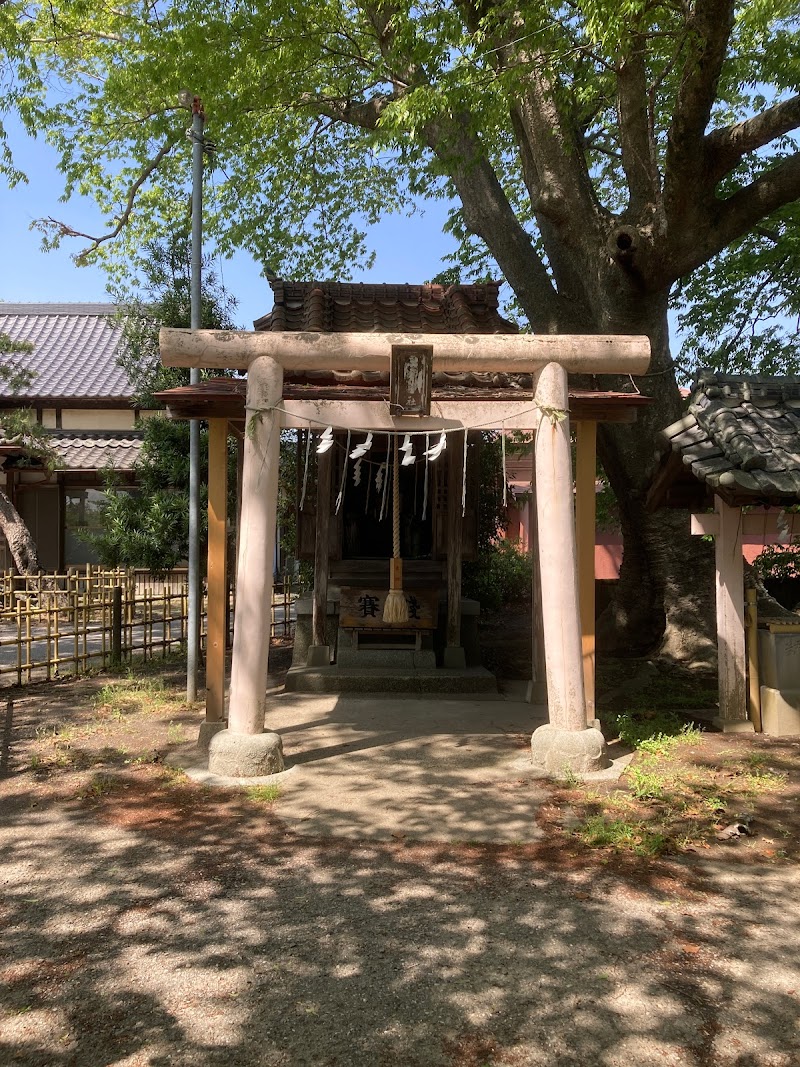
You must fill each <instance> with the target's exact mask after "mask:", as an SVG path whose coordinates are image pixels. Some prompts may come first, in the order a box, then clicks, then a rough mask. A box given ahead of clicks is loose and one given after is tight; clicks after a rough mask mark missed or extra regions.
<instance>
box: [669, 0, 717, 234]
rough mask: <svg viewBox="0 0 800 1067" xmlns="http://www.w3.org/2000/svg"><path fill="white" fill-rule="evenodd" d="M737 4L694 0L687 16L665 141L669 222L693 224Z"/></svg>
mask: <svg viewBox="0 0 800 1067" xmlns="http://www.w3.org/2000/svg"><path fill="white" fill-rule="evenodd" d="M733 8H734V0H696V3H695V9H694V13H693V14H692V15H690V16H689V19H688V29H689V33H688V35H687V42H686V51H687V55H686V58H685V60H684V64H683V76H682V78H681V84H680V88H679V90H678V98H677V101H676V104H675V114H674V117H673V120H672V124H671V126H670V129H669V132H668V135H667V153H666V164H665V178H664V202H665V207H666V212H667V217H668V218H669V220H670V221H671V222H677V223H679V224H680V223H681V222H684V221H685V220H688V219H690V218H691V214H692V209H693V207H694V205H695V204H696V203H697V194H698V190H699V189H700V187H701V184H702V178H703V174H702V168H703V162H704V158H703V135H704V133H705V130H706V127H707V126H708V123H709V121H710V119H711V109H712V107H713V105H714V100H715V99H716V92H717V83H718V82H719V76H720V72H721V70H722V63H723V61H724V59H725V55H726V52H727V47H728V40H729V38H730V35H731V31H732V29H733Z"/></svg>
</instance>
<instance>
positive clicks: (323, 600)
mask: <svg viewBox="0 0 800 1067" xmlns="http://www.w3.org/2000/svg"><path fill="white" fill-rule="evenodd" d="M332 455H333V450H332V449H331V450H329V451H328V452H323V453H322V455H319V456H317V530H316V536H315V538H314V603H313V609H312V616H311V634H312V637H311V643H312V645H318V646H320V645H327V643H328V642H327V641H326V640H325V622H326V618H327V614H328V556H329V553H330V544H329V540H330V519H331V467H332V463H331V457H332Z"/></svg>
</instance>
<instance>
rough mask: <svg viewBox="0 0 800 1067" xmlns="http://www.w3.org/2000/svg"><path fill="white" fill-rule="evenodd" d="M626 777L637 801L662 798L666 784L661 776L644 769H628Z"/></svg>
mask: <svg viewBox="0 0 800 1067" xmlns="http://www.w3.org/2000/svg"><path fill="white" fill-rule="evenodd" d="M626 777H627V780H628V785H629V786H630V790H631V792H632V793H633V795H634V796H635V797H636V798H637V799H638V800H661V798H662V797H663V796H664V790H665V788H666V784H667V782H666V779H665V777H664V775H663V774H659V773H658V772H657V771H654V770H649V769H647V768H646V767H630V768H629V770H628V773H627V775H626Z"/></svg>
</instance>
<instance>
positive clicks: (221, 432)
mask: <svg viewBox="0 0 800 1067" xmlns="http://www.w3.org/2000/svg"><path fill="white" fill-rule="evenodd" d="M208 430H209V433H208V623H207V630H206V722H221V721H222V720H223V719H224V718H225V635H226V630H227V588H228V577H227V566H226V563H227V560H226V550H227V540H228V537H227V501H228V420H227V419H209V423H208Z"/></svg>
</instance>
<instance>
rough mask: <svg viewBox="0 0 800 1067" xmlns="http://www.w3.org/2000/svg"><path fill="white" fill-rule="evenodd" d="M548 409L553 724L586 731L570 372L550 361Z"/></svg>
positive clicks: (544, 474)
mask: <svg viewBox="0 0 800 1067" xmlns="http://www.w3.org/2000/svg"><path fill="white" fill-rule="evenodd" d="M535 395H536V401H537V403H538V404H539V407H540V410H541V411H542V415H541V418H540V420H539V427H538V429H537V431H536V496H537V500H536V504H537V507H536V512H537V516H536V525H537V530H538V535H539V560H540V564H541V581H542V616H543V619H544V644H545V655H546V657H547V704H548V715H549V719H550V724H551V726H555V727H557V728H559V729H561V730H567V731H577V730H585V729H586V700H585V697H584V689H583V664H582V655H581V625H580V611H579V608H578V582H577V575H576V556H577V549H576V545H575V514H574V509H573V506H572V493H570V492H569V491H568V487H569V486H571V485H572V461H571V456H570V440H569V418H568V417H567V408H568V403H569V399H568V392H567V372H566V371H565V370H564V368H563V367H561V366H559V365H558V364H557V363H548V365H547V366H546V367H545V368H544V369H543V370H542V371H541V374H540V375H539V379H538V381H537V384H536V394H535Z"/></svg>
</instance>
